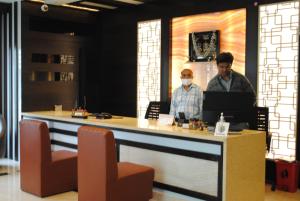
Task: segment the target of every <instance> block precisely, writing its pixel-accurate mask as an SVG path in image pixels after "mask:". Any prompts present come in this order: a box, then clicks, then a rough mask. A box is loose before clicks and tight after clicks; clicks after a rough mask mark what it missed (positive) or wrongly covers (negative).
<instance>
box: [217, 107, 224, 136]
mask: <svg viewBox="0 0 300 201" xmlns="http://www.w3.org/2000/svg"><path fill="white" fill-rule="evenodd" d="M224 123H225V119H224V116H223V112H222V113H221V116H220V120H219V126H218V128H217V129H218V131H219V132H220V133H223V132H224V131H225V126H224Z"/></svg>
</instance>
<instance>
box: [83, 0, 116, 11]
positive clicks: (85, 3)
mask: <svg viewBox="0 0 300 201" xmlns="http://www.w3.org/2000/svg"><path fill="white" fill-rule="evenodd" d="M80 4H82V5H86V6H94V7H99V8H107V9H116V8H117V7H115V6H109V5H105V4H100V3H94V2H89V1H82V2H80Z"/></svg>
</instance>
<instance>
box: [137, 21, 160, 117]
mask: <svg viewBox="0 0 300 201" xmlns="http://www.w3.org/2000/svg"><path fill="white" fill-rule="evenodd" d="M160 69H161V20H152V21H145V22H139V23H138V75H137V76H138V77H137V78H138V79H137V80H138V84H137V85H138V88H137V113H138V114H137V116H138V117H144V115H145V112H146V110H147V106H148V104H149V102H150V101H159V100H160Z"/></svg>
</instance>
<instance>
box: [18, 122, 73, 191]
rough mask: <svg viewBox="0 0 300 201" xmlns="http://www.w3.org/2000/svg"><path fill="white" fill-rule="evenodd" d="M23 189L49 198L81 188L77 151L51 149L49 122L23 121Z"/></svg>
mask: <svg viewBox="0 0 300 201" xmlns="http://www.w3.org/2000/svg"><path fill="white" fill-rule="evenodd" d="M20 171H21V189H22V190H23V191H25V192H28V193H31V194H34V195H37V196H40V197H45V196H49V195H54V194H57V193H62V192H66V191H71V190H76V189H77V153H76V152H70V151H63V150H61V151H54V152H51V143H50V135H49V130H48V127H47V124H46V123H45V122H40V121H35V120H22V121H21V122H20Z"/></svg>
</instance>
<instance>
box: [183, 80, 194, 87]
mask: <svg viewBox="0 0 300 201" xmlns="http://www.w3.org/2000/svg"><path fill="white" fill-rule="evenodd" d="M192 80H193V79H181V82H182V85H184V86H188V85H190V84H192Z"/></svg>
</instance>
